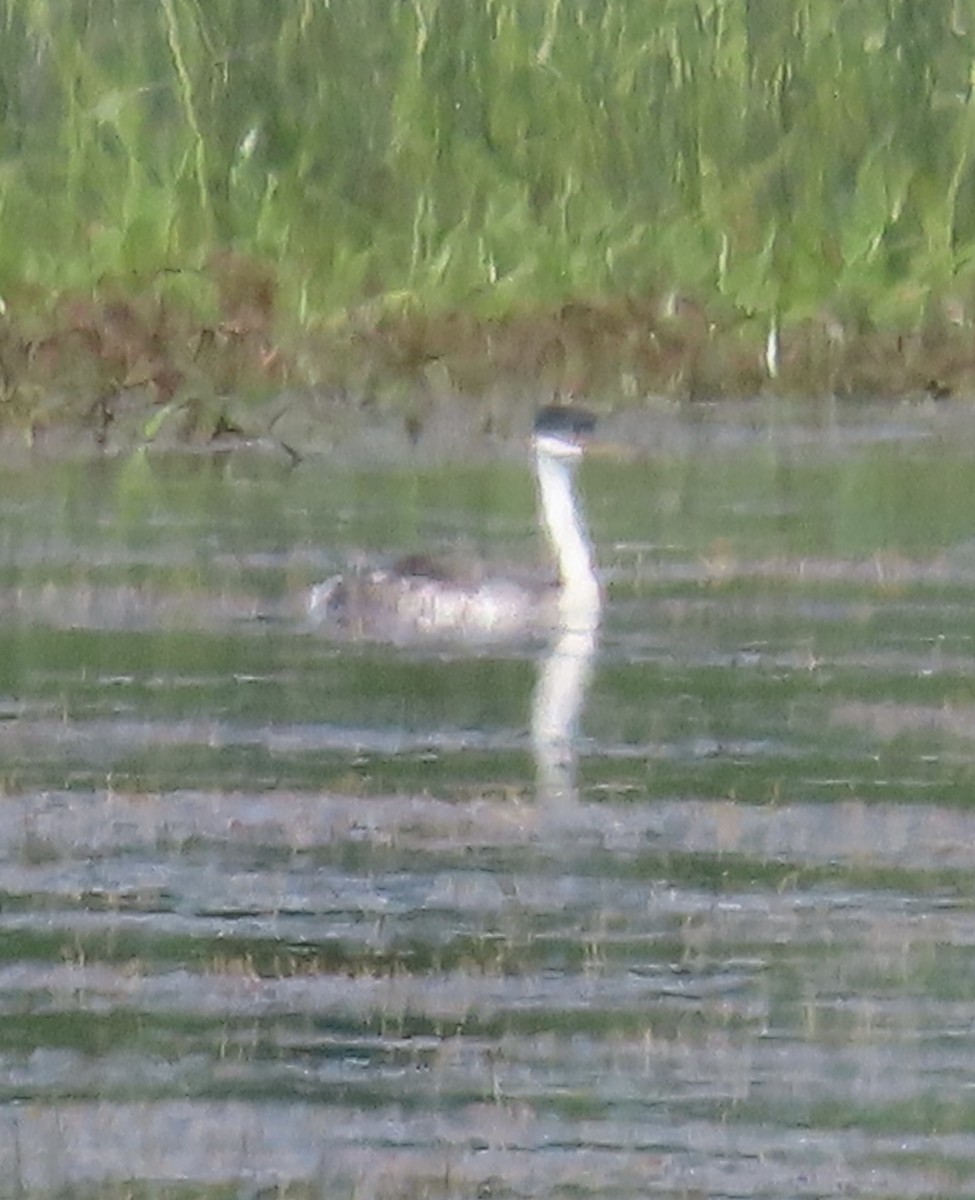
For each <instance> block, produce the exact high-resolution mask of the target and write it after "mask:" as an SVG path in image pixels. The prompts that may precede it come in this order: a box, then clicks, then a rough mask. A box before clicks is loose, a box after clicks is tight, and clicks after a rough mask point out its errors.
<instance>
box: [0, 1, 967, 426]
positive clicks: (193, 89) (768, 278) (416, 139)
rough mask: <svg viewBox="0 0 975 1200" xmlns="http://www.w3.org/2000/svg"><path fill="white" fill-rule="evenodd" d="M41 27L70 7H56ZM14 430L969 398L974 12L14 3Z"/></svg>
mask: <svg viewBox="0 0 975 1200" xmlns="http://www.w3.org/2000/svg"><path fill="white" fill-rule="evenodd" d="M55 14H56V15H55ZM0 27H2V38H0V64H2V67H3V71H2V76H0V78H2V79H3V84H2V86H0V430H3V431H5V432H8V433H9V432H11V431H13V432H16V433H17V434H18V435H21V434H22V435H23V436H24V437H25V438H26V440H28V441H31V442H33V441H36V440H38V439H39V438H42V437H43V436H44V435H45V433H46V432H47V431H48V430H50V429H52V428H55V427H64V426H65V425H69V426H71V427H73V428H76V429H78V430H79V431H81V430H83V431H87V432H90V433H91V434H93V435H94V437H95V438H96V440H98V439H103V438H105V439H107V438H108V437H109V436H110V434H111V430H112V427H113V426H116V425H118V424H119V423H120V422H122V421H124V422H127V425H128V427H129V428H130V429H131V430H132V431H133V434H134V436H135V437H136V438H137V439H138V438H139V437H141V438H142V439H144V440H152V438H154V437H156V436H157V435H159V434H160V433H161V432H162V431H163V430H165V432H166V435H167V436H168V437H171V438H172V437H175V438H186V439H190V440H205V439H206V438H208V437H212V436H214V435H219V434H232V433H236V432H248V433H249V432H252V430H251V429H247V428H244V426H245V425H246V424H247V421H246V420H245V421H244V422H242V420H241V415H240V414H241V412H242V411H244V409H245V408H246V411H247V413H249V414H250V416H249V418H248V419H249V420H251V421H252V422H253V427H254V428H253V431H258V432H260V431H262V425H263V426H264V427H266V425H267V422H268V421H269V420H270V417H269V410H270V407H271V406H269V405H268V404H267V403H266V401H267V399H268V398H270V397H274V396H280V395H281V394H282V393H284V392H289V393H291V394H294V395H300V394H301V393H311V392H313V391H314V392H318V393H320V394H327V395H329V396H331V397H346V398H348V403H349V404H350V405H354V404H357V403H381V404H387V403H388V404H391V405H392V404H396V403H399V402H400V401H403V400H405V399H406V398H408V397H413V398H414V400H413V401H409V402H415V398H416V397H417V396H419V397H421V398H422V397H423V396H424V395H430V396H434V397H442V396H446V395H450V394H457V395H470V396H483V395H489V394H494V393H496V392H497V391H498V389H503V388H510V389H512V390H514V391H515V392H516V393H518V394H526V395H527V394H532V395H534V396H535V397H537V396H538V395H539V394H540V393H541V394H542V395H544V396H546V397H549V396H559V397H565V398H568V397H571V396H574V395H584V394H590V395H591V394H598V395H600V396H602V397H610V398H612V399H613V400H619V401H620V402H631V403H639V402H640V400H641V399H643V398H645V397H648V396H651V395H660V394H665V395H673V396H675V397H680V398H690V399H698V398H706V399H714V398H718V397H721V396H725V395H733V396H741V395H754V394H756V393H760V392H767V393H769V394H773V395H775V394H780V393H781V394H787V395H803V396H822V395H838V396H850V397H860V396H878V395H884V396H904V395H907V396H912V395H925V394H926V395H931V396H935V397H937V398H946V397H949V396H953V395H970V394H972V393H973V392H975V325H973V322H975V161H973V155H972V148H973V146H975V90H973V82H972V80H973V63H975V14H973V13H971V12H969V11H968V9H967V8H966V7H965V6H962V5H957V4H956V5H920V4H917V3H916V0H857V3H846V4H837V5H821V4H818V3H817V2H816V0H788V2H787V3H783V4H766V5H756V4H754V3H748V0H711V2H708V0H659V2H655V3H646V0H536V2H533V3H525V2H524V0H485V2H484V3H483V4H480V5H459V4H453V3H448V2H447V0H412V2H411V3H399V4H391V5H364V4H362V3H361V2H360V0H331V2H329V3H326V2H324V0H295V3H291V4H287V5H269V4H267V3H266V2H265V0H208V2H207V3H206V4H204V3H202V0H160V2H159V3H158V4H153V5H146V4H144V3H142V2H141V0H67V2H66V3H65V4H63V5H57V6H55V8H53V9H52V7H51V6H50V5H49V4H47V3H44V2H42V0H8V2H7V4H6V5H5V6H4V13H3V16H2V17H0Z"/></svg>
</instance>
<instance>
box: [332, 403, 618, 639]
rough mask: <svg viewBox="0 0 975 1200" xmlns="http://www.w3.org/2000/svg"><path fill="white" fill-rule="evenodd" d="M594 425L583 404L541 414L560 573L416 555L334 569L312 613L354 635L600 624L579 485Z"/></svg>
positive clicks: (539, 468)
mask: <svg viewBox="0 0 975 1200" xmlns="http://www.w3.org/2000/svg"><path fill="white" fill-rule="evenodd" d="M594 426H595V420H594V418H593V416H592V415H591V414H590V413H588V412H585V411H584V410H582V409H577V408H567V407H559V406H555V405H553V406H550V407H548V408H543V409H542V410H541V411H540V412H539V413H538V415H537V417H536V419H535V425H534V429H533V433H532V450H533V453H534V462H535V478H536V481H537V492H538V505H539V512H540V516H541V521H542V526H543V528H544V530H545V534H546V536H547V538H548V541H549V544H550V546H551V548H552V550H553V552H554V554H555V560H556V563H557V566H558V582H557V583H555V584H547V585H546V584H543V585H539V586H531V585H526V584H523V583H519V582H517V581H516V580H513V579H507V578H494V577H487V578H482V577H479V576H477V575H473V576H469V577H467V578H464V577H459V578H458V577H455V576H452V575H450V574H448V573H447V572H446V571H443V570H441V569H439V568H438V567H436V566H435V565H433V564H432V563H430V562H428V561H427V560H426V559H424V558H421V557H419V556H411V557H409V558H405V559H402V560H401V561H400V562H398V563H396V564H395V565H394V566H393V567H391V568H389V569H384V570H365V571H356V572H353V573H351V574H344V575H334V576H332V577H331V578H330V579H326V580H324V581H323V582H322V583H319V584H316V585H315V587H313V588H312V589H311V592H310V593H309V597H308V614H309V616H310V617H311V618H312V619H313V620H315V621H316V622H320V623H323V624H327V625H331V626H333V627H337V628H338V629H340V630H341V631H343V632H344V633H345V634H346V635H347V636H351V637H358V638H366V639H370V640H381V641H411V640H416V639H418V638H427V639H429V638H434V639H445V640H451V639H458V638H461V639H471V640H475V641H476V640H484V639H487V640H492V641H493V640H498V639H504V638H509V637H517V636H519V635H523V634H527V633H533V632H535V633H538V632H545V631H547V630H561V629H565V628H567V627H579V628H583V629H595V628H596V626H597V625H598V623H599V612H600V589H599V581H598V580H597V578H596V570H595V563H594V556H593V550H592V545H591V543H590V540H589V535H588V533H587V530H586V527H585V523H584V521H583V519H582V515H581V513H580V511H579V506H578V503H577V501H576V496H575V490H574V487H573V475H574V469H575V467H576V465H577V463H578V462H579V460H580V459H581V458H582V455H583V450H584V442H585V440H586V439H587V437H588V435H589V434H591V433H592V430H593V428H594Z"/></svg>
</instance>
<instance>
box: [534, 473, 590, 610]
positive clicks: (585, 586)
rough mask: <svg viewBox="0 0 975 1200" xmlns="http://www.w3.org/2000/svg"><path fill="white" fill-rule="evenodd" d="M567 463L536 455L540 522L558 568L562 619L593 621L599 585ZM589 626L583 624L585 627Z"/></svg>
mask: <svg viewBox="0 0 975 1200" xmlns="http://www.w3.org/2000/svg"><path fill="white" fill-rule="evenodd" d="M572 467H573V464H572V462H571V461H570V460H566V459H557V458H554V457H552V455H550V454H547V453H545V452H544V451H542V452H539V451H536V454H535V470H536V473H537V476H538V495H539V502H540V504H541V510H542V520H543V522H544V525H545V532H546V534H547V535H548V540H549V543H550V545H551V547H552V549H553V551H554V552H555V557H556V560H557V562H558V567H559V582H560V584H561V585H562V594H561V597H560V604H559V607H560V609H561V611H562V614H563V617H566V616H568V615H570V614H571V615H572V616H573V619H577V618H583V619H585V618H586V617H589V618H593V617H596V616H597V614H598V612H599V582H598V580H597V579H596V571H595V567H594V565H593V560H592V549H591V546H590V543H589V536H588V534H587V532H586V528H585V525H584V524H583V521H582V517H581V516H580V514H579V509H578V507H577V505H576V499H575V493H574V492H573V488H572ZM589 623H590V622H589V621H587V624H589Z"/></svg>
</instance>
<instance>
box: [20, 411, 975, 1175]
mask: <svg viewBox="0 0 975 1200" xmlns="http://www.w3.org/2000/svg"><path fill="white" fill-rule="evenodd" d="M604 429H605V432H606V433H607V436H608V437H610V438H612V439H613V440H615V441H616V442H617V443H619V444H621V445H625V446H626V447H627V451H626V453H625V454H624V453H620V454H617V456H616V457H614V458H612V459H609V460H606V461H594V462H592V463H590V464H587V465H586V466H585V468H584V471H583V475H582V478H581V483H582V487H583V490H584V491H585V493H586V496H587V500H588V505H589V509H590V514H591V523H592V527H593V531H594V534H595V536H596V538H597V540H598V543H599V547H600V559H601V562H602V563H603V565H604V567H605V570H606V572H607V576H608V580H609V589H608V593H609V601H608V605H607V610H606V614H605V622H604V627H603V630H602V634H601V638H600V641H599V645H598V647H597V649H596V652H595V655H594V659H593V661H592V663H591V664H589V669H591V672H592V674H591V678H590V679H588V686H583V685H586V683H587V678H586V674H585V673H584V674H583V678H582V681H581V684H580V699H581V703H582V705H583V708H582V712H581V714H580V727H579V731H578V735H577V737H576V738H575V740H574V741H573V743H572V751H573V752H572V754H568V755H566V754H565V750H566V747H565V746H564V745H563V744H561V743H558V744H556V745H555V754H554V758H555V759H556V760H558V761H556V762H554V765H553V761H550V758H549V754H548V752H549V751H550V750H551V749H552V745H551V744H550V743H549V741H547V740H546V735H545V733H544V729H545V728H546V726H545V722H544V721H543V720H541V719H540V715H539V708H540V705H541V704H542V701H541V700H540V697H541V696H543V695H544V694H545V685H544V682H543V681H544V680H545V679H546V678H548V679H549V680H550V681H551V679H552V678H553V676H552V675H551V674H549V675H546V672H549V673H551V672H552V671H557V670H559V669H562V668H564V667H565V666H566V660H565V658H563V659H562V660H559V659H558V658H557V655H556V651H557V649H558V648H557V647H546V646H544V645H538V646H534V645H530V644H526V645H521V646H511V647H507V648H500V649H498V648H495V649H492V650H481V651H477V652H474V651H469V650H468V651H465V650H463V649H460V648H453V649H451V648H449V647H437V648H423V647H404V648H399V649H395V650H393V649H388V648H381V647H370V646H362V645H355V644H343V643H340V642H334V641H329V640H328V639H327V638H325V637H323V636H322V635H321V634H320V633H316V632H314V631H312V630H309V628H308V627H307V626H306V623H305V622H304V620H303V618H302V615H301V606H300V599H301V595H302V592H303V589H304V588H305V587H306V586H307V585H308V584H309V583H311V582H312V581H314V580H316V579H318V578H321V577H322V576H323V575H326V574H328V573H329V572H330V571H331V570H334V569H335V568H336V567H337V566H340V565H342V564H345V563H348V562H350V561H355V560H358V559H360V558H364V559H367V560H371V559H372V558H373V557H376V558H382V557H383V556H384V555H396V554H398V553H400V552H401V551H404V550H412V549H417V548H420V547H425V546H431V547H432V548H433V549H435V550H437V549H440V550H446V549H449V550H454V551H456V550H458V548H459V550H460V551H461V552H462V553H466V554H471V555H477V556H479V557H485V558H487V559H489V560H495V561H497V562H499V563H501V562H509V561H514V562H516V563H520V564H528V563H531V562H532V561H533V558H534V556H535V554H536V547H535V543H534V533H533V519H532V490H531V483H530V480H529V478H528V476H527V473H526V469H525V466H524V464H523V462H522V461H521V459H520V456H519V454H518V453H517V452H516V451H515V449H514V448H513V447H512V446H511V445H508V444H505V445H497V446H492V445H489V444H486V443H485V444H478V445H477V446H476V447H473V449H475V450H476V453H473V454H472V453H471V451H472V447H471V446H470V445H468V444H467V443H464V444H463V451H461V450H460V449H455V450H452V449H451V447H452V445H454V443H452V442H451V440H450V439H449V438H448V439H446V440H442V441H441V442H436V443H434V444H432V445H425V444H424V443H423V442H422V440H421V443H420V445H419V446H418V447H417V448H415V449H408V448H406V447H401V446H400V445H399V444H398V443H397V442H396V439H395V433H389V432H388V428H387V427H386V426H384V427H383V429H382V430H381V431H378V432H381V433H382V434H383V436H384V437H385V439H386V440H385V441H383V442H382V445H383V447H384V450H383V453H382V454H380V453H378V452H377V453H376V454H375V456H374V457H373V458H370V454H369V452H368V451H367V452H360V453H359V454H358V455H357V457H356V460H355V463H354V465H348V460H347V455H346V452H345V450H341V451H340V450H336V452H335V453H334V454H332V455H331V456H328V455H324V456H310V457H309V458H308V459H306V461H304V462H303V463H302V464H300V465H299V466H297V467H291V466H290V464H289V463H288V462H287V461H285V460H284V459H283V458H282V457H280V456H278V455H276V454H275V453H274V452H273V450H270V449H264V450H261V449H253V450H245V451H238V452H233V453H228V454H223V455H219V456H215V457H203V456H199V455H195V456H190V455H187V456H168V457H167V456H163V455H159V456H156V457H153V456H152V455H145V454H135V455H131V456H127V457H119V458H116V459H111V460H105V461H101V462H95V463H91V462H87V463H86V462H74V463H57V464H52V463H43V462H26V463H20V464H17V465H8V466H7V467H6V468H4V469H3V471H2V472H0V485H2V486H0V787H2V791H3V796H2V802H0V904H2V912H0V921H2V925H0V928H2V933H3V936H2V940H0V946H2V954H0V1013H2V1016H3V1020H2V1021H0V1195H11V1196H19V1197H23V1196H27V1197H54V1196H57V1197H62V1196H65V1195H71V1196H76V1195H81V1196H88V1195H91V1196H119V1197H121V1196H126V1197H129V1196H135V1197H142V1196H147V1197H148V1196H152V1197H170V1196H179V1197H186V1196H206V1197H218V1196H219V1197H223V1196H238V1195H239V1196H248V1197H250V1196H258V1195H260V1196H265V1195H284V1196H294V1197H305V1196H314V1197H324V1196H328V1197H332V1196H350V1197H351V1196H355V1197H374V1196H379V1197H387V1198H399V1197H410V1198H415V1197H427V1196H429V1197H453V1196H457V1197H468V1196H475V1195H477V1196H499V1197H508V1196H512V1197H514V1196H516V1197H525V1196H530V1197H550V1196H552V1197H554V1196H566V1195H571V1196H593V1197H618V1196H627V1197H629V1196H634V1197H635V1196H647V1195H654V1196H675V1197H677V1196H708V1197H725V1196H727V1197H732V1196H733V1197H783V1196H788V1197H797V1196H826V1195H828V1196H834V1195H839V1194H855V1195H866V1196H878V1197H881V1196H911V1197H913V1196H933V1195H937V1196H966V1195H970V1194H972V1189H973V1186H975V1098H973V1082H975V1029H973V1026H975V812H973V807H972V801H973V780H975V686H973V685H975V655H973V645H972V637H973V625H972V619H971V615H972V611H973V609H975V540H973V536H972V532H973V529H975V503H973V498H972V493H973V489H972V483H971V480H972V475H973V471H972V468H973V463H975V418H971V417H969V416H968V414H967V413H964V412H954V411H952V410H942V409H936V408H930V409H928V408H924V409H896V410H890V409H888V410H866V409H853V410H851V411H849V412H847V413H843V412H835V411H832V410H830V411H823V410H821V409H814V410H810V411H808V412H806V413H805V414H803V415H801V416H798V417H797V416H788V415H787V416H783V415H782V412H781V410H779V409H776V408H774V407H773V406H768V407H765V406H759V405H755V406H751V407H746V408H731V407H720V406H719V407H716V408H714V409H710V408H701V407H698V408H694V409H693V410H691V411H689V412H683V413H682V412H678V411H676V410H674V411H672V410H669V409H663V408H661V409H659V410H657V411H654V412H651V413H647V414H643V415H638V416H634V415H630V416H622V415H620V416H617V417H609V418H608V419H607V420H606V421H605V422H604ZM365 441H366V439H364V438H363V439H362V442H363V444H364V443H365ZM459 444H460V443H458V445H459ZM390 447H392V450H393V451H394V452H392V453H390V452H389V451H390ZM343 464H345V465H343ZM569 658H570V659H571V655H570V656H569ZM571 666H572V664H571V661H570V662H569V667H570V668H571ZM555 678H556V683H557V685H556V686H555V687H554V688H553V689H551V690H552V691H553V692H555V693H557V694H561V695H566V694H567V692H566V688H567V686H568V685H566V684H565V682H564V680H565V678H566V676H564V675H557V676H555ZM540 731H542V732H540Z"/></svg>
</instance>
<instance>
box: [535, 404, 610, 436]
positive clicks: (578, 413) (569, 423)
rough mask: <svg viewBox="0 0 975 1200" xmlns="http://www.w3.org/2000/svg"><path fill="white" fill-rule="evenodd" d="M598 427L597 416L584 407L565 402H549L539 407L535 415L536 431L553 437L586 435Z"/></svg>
mask: <svg viewBox="0 0 975 1200" xmlns="http://www.w3.org/2000/svg"><path fill="white" fill-rule="evenodd" d="M595 428H596V418H595V417H594V416H593V414H592V413H591V412H588V411H587V410H586V409H584V408H570V407H569V406H568V405H565V404H549V405H546V407H545V408H542V409H539V411H538V413H537V415H536V417H535V426H534V429H535V433H541V434H551V435H552V436H553V437H559V436H561V437H584V436H585V435H586V434H588V433H592V431H593V430H594V429H595Z"/></svg>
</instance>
